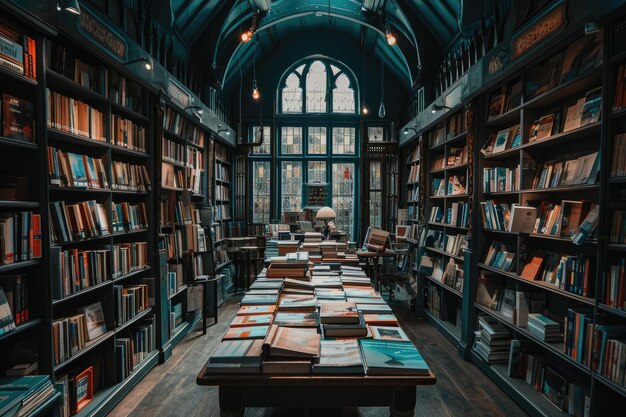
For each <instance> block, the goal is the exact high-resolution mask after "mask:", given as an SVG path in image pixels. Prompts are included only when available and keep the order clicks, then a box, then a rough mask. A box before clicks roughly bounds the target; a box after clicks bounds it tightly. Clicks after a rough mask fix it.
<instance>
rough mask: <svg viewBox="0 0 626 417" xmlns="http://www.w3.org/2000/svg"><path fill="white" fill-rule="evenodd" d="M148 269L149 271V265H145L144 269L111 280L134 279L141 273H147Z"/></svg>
mask: <svg viewBox="0 0 626 417" xmlns="http://www.w3.org/2000/svg"><path fill="white" fill-rule="evenodd" d="M150 269H151V267H150V265H146V266H145V267H144V268H141V269H136V270H134V271H131V272H129V273H128V274H124V275H120V276H119V277H116V278H113V281H121V280H123V279H127V278H130V277H134V276H136V275H139V274H141V273H142V272H145V271H149V270H150Z"/></svg>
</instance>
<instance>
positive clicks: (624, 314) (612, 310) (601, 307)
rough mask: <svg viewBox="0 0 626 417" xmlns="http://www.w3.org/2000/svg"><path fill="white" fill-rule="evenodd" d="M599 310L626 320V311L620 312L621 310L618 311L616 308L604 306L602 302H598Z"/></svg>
mask: <svg viewBox="0 0 626 417" xmlns="http://www.w3.org/2000/svg"><path fill="white" fill-rule="evenodd" d="M598 309H599V310H602V311H605V312H607V313H610V314H613V315H616V316H619V317H621V318H623V319H626V310H620V309H617V308H615V307H610V306H608V305H606V304H603V303H601V302H598Z"/></svg>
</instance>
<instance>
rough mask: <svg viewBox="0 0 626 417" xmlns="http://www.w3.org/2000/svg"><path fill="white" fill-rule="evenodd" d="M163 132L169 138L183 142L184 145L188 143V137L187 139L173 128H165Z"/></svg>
mask: <svg viewBox="0 0 626 417" xmlns="http://www.w3.org/2000/svg"><path fill="white" fill-rule="evenodd" d="M163 134H164V135H165V137H167V138H168V139H172V140H174V141H176V142H182V144H183V145H186V144H187V139H185V138H184V137H182V136H180V135H178V134H176V133H174V132H172V131H171V130H168V129H163Z"/></svg>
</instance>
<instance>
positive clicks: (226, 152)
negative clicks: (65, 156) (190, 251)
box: [209, 139, 244, 296]
mask: <svg viewBox="0 0 626 417" xmlns="http://www.w3.org/2000/svg"><path fill="white" fill-rule="evenodd" d="M210 154H211V156H210V157H209V159H210V161H211V162H210V163H212V164H213V168H212V169H211V168H209V169H211V170H212V172H214V173H215V176H214V181H213V182H212V184H213V186H212V188H213V195H214V203H215V205H214V213H213V219H212V222H211V223H210V224H211V226H210V229H209V230H210V233H211V235H212V237H213V258H214V261H215V270H216V271H218V272H219V273H223V274H225V275H224V277H225V282H224V290H223V291H224V296H225V295H226V294H227V293H229V292H230V291H231V290H232V288H233V285H234V283H233V279H232V278H231V275H230V273H229V271H230V267H231V259H230V255H229V253H228V250H227V247H228V245H227V242H226V240H225V238H226V237H232V236H235V235H233V233H232V230H231V228H230V227H229V224H230V222H231V221H232V214H231V207H233V204H231V196H232V190H233V188H232V186H231V176H232V174H233V171H232V167H231V161H232V158H233V156H232V151H231V150H230V149H229V148H228V147H226V146H225V145H223V144H222V143H220V142H218V141H217V139H214V140H212V141H211V151H210ZM237 158H240V156H237ZM237 160H239V159H237ZM237 178H238V179H237V180H238V181H240V182H241V181H243V180H244V179H243V178H241V175H240V174H239V173H238V174H237ZM237 189H238V190H242V189H244V187H242V186H241V184H238V188H237ZM209 195H210V194H209ZM238 198H239V197H238ZM242 206H243V204H240V203H239V202H238V203H237V208H238V209H239V208H240V207H242Z"/></svg>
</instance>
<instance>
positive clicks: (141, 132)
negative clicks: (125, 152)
mask: <svg viewBox="0 0 626 417" xmlns="http://www.w3.org/2000/svg"><path fill="white" fill-rule="evenodd" d="M146 139H147V137H146V129H145V128H144V127H143V126H141V125H138V124H136V123H135V122H133V121H132V120H128V119H125V118H123V117H122V116H119V115H117V114H112V115H111V143H112V144H114V145H116V146H121V147H122V148H126V149H132V150H134V151H140V152H145V151H146Z"/></svg>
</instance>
